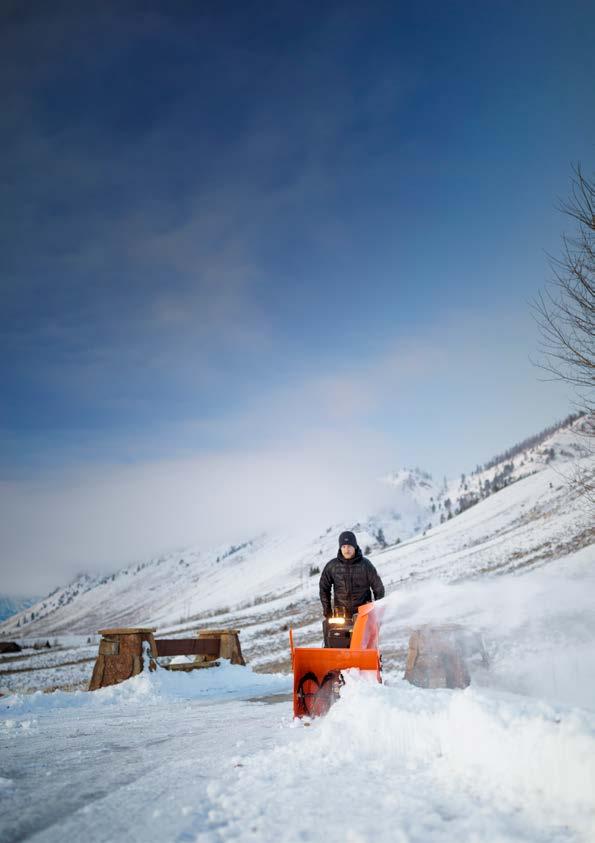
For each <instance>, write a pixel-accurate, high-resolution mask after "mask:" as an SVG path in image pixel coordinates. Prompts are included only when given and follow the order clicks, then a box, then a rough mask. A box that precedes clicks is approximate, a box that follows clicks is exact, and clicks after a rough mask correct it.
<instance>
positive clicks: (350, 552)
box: [341, 544, 355, 559]
mask: <svg viewBox="0 0 595 843" xmlns="http://www.w3.org/2000/svg"><path fill="white" fill-rule="evenodd" d="M341 553H342V554H343V559H353V557H354V556H355V548H354V547H352V546H351V545H350V544H342V545H341Z"/></svg>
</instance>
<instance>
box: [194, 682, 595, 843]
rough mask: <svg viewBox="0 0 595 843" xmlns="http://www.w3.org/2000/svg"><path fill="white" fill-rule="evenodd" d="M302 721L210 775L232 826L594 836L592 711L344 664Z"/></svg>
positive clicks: (429, 837)
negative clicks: (224, 778) (390, 679)
mask: <svg viewBox="0 0 595 843" xmlns="http://www.w3.org/2000/svg"><path fill="white" fill-rule="evenodd" d="M300 725H302V724H300ZM296 731H297V733H298V738H301V739H294V740H292V741H290V742H289V743H286V744H285V745H282V746H277V747H276V748H274V749H273V750H268V751H264V752H261V753H259V754H258V755H256V756H255V757H252V758H250V757H249V758H246V759H242V761H241V764H238V763H236V765H235V766H236V767H238V768H239V769H237V770H236V771H235V772H236V776H235V777H234V779H233V780H232V781H231V782H229V784H226V785H222V784H221V783H218V784H213V785H212V786H211V789H210V797H211V799H212V800H213V802H214V810H213V817H217V821H218V822H219V823H224V825H225V835H224V837H225V839H234V840H244V839H250V840H253V839H262V840H274V839H278V840H282V841H294V840H295V841H298V840H316V839H320V837H321V836H322V829H324V837H325V840H327V841H334V840H337V841H339V840H340V841H346V840H347V841H353V842H354V843H355V841H362V843H363V841H369V840H373V841H374V843H384V841H386V843H395V841H396V843H405V841H408V843H412V842H413V841H419V843H436V841H452V840H490V841H498V843H503V841H515V843H518V841H522V840H526V841H544V843H545V841H551V840H560V841H561V840H564V841H569V840H585V841H587V840H592V839H594V838H593V836H592V835H593V834H595V805H594V803H593V795H594V794H595V717H594V716H592V715H591V714H589V713H587V712H582V711H580V710H572V709H562V708H558V709H556V708H553V707H550V706H546V705H544V704H543V703H538V702H535V701H532V700H527V699H524V698H521V697H516V696H514V695H511V694H498V695H496V694H494V693H493V692H492V693H491V694H490V695H489V696H488V695H486V694H485V693H482V692H480V691H475V690H471V689H468V690H467V691H464V692H462V691H447V690H439V691H423V690H421V689H418V688H414V687H412V686H410V685H408V684H406V683H404V682H400V683H398V685H396V686H395V687H386V686H381V685H370V684H368V683H364V682H361V681H358V680H353V679H350V678H349V677H348V678H347V685H346V687H345V688H344V691H343V696H342V699H341V700H340V702H339V703H338V704H337V705H335V706H334V707H333V709H332V710H331V712H330V713H329V715H328V716H327V717H326V718H324V719H321V720H318V721H314V722H313V723H312V724H311V726H310V728H309V729H303V728H298V729H297V730H296ZM272 794H274V797H273V798H272ZM321 797H323V798H321Z"/></svg>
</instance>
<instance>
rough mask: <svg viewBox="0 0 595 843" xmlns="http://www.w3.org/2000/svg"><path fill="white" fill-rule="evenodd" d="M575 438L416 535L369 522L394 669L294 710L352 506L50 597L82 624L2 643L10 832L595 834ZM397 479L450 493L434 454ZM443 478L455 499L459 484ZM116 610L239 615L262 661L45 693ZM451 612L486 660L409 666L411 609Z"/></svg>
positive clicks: (589, 629)
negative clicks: (444, 676)
mask: <svg viewBox="0 0 595 843" xmlns="http://www.w3.org/2000/svg"><path fill="white" fill-rule="evenodd" d="M573 443H574V444H576V441H575V439H574V438H573V434H572V432H568V431H561V432H558V433H557V434H555V435H554V436H553V437H551V438H550V439H549V440H548V441H546V442H544V443H541V444H540V445H539V447H537V446H536V447H533V448H532V449H530V452H527V453H525V454H522V455H520V456H519V457H516V458H515V462H516V464H515V466H514V467H513V469H512V470H511V471H508V474H507V476H508V477H511V476H512V479H513V480H515V481H516V482H513V483H510V484H509V485H506V486H505V488H502V489H501V491H498V492H497V493H495V494H491V495H489V496H487V497H485V499H482V500H481V501H480V502H479V503H478V504H477V505H475V506H473V507H471V508H470V509H467V510H466V511H464V512H462V513H461V514H458V515H456V516H454V517H452V518H450V519H449V518H447V519H445V520H444V523H442V524H440V523H439V522H438V521H437V519H436V518H435V522H434V526H433V527H432V528H431V529H427V530H423V529H417V531H416V528H415V527H412V533H411V535H410V537H409V539H408V540H405V541H402V542H401V543H399V544H389V546H387V547H382V542H379V541H378V530H379V529H380V527H382V530H383V531H384V533H385V537H387V538H388V537H389V527H390V523H391V522H390V519H389V517H388V516H386V515H383V516H377V517H372V518H367V520H364V519H362V520H361V521H360V522H355V523H354V524H353V525H350V526H355V527H356V528H357V530H358V536H359V537H360V538H361V540H362V544H364V543H366V542H370V543H372V552H371V556H372V559H373V561H374V562H375V564H376V566H377V568H378V570H379V571H380V573H381V575H382V577H383V579H384V581H385V583H386V585H387V596H386V598H385V599H384V600H383V601H382V630H381V648H382V651H383V664H384V668H385V669H384V679H385V683H384V684H382V685H377V684H376V683H372V684H370V683H369V682H364V681H363V680H361V679H360V678H359V677H357V676H348V677H347V684H346V686H345V687H344V689H343V692H342V697H341V699H340V701H339V702H338V703H337V704H336V705H335V706H334V707H333V708H332V709H331V711H330V713H329V714H328V715H327V716H326V717H325V718H323V719H320V720H316V721H313V722H312V723H307V722H297V723H296V722H294V721H293V719H292V705H291V701H290V698H289V692H290V691H291V686H292V683H291V676H290V673H289V664H288V641H287V627H288V626H289V625H291V626H293V627H294V629H295V637H296V641H297V643H298V644H302V645H304V644H317V643H319V640H320V610H319V604H318V600H317V585H318V576H317V575H316V573H315V574H313V575H310V569H311V568H312V567H313V566H314V567H316V564H317V562H318V561H319V560H320V562H322V563H323V562H324V561H326V559H327V558H328V557H330V556H331V555H332V553H333V552H334V550H335V541H336V533H337V532H338V530H337V529H335V527H331V528H330V529H328V528H325V529H324V530H322V531H321V532H320V533H319V534H317V535H314V536H312V535H295V536H269V537H259V538H257V539H254V540H253V541H252V542H250V543H248V544H246V545H245V546H243V547H239V548H228V550H227V551H221V550H219V551H218V552H217V551H209V552H205V551H202V550H201V551H196V552H195V555H194V556H193V555H192V553H185V554H184V555H179V558H178V556H177V555H176V556H175V557H170V558H164V559H162V560H161V561H159V560H156V561H155V562H154V563H148V564H147V565H146V566H144V567H143V566H142V565H141V566H138V570H137V569H136V568H135V569H127V571H126V572H120V573H119V574H118V575H116V576H115V577H114V579H113V580H112V579H111V578H108V579H107V580H106V581H105V582H99V583H97V582H90V583H87V586H88V588H87V587H86V586H85V584H84V583H81V582H80V581H79V582H78V585H76V586H73V588H72V589H71V590H70V591H69V590H68V589H66V590H62V591H59V592H56V594H55V595H54V597H52V598H51V599H50V598H46V601H45V602H46V606H45V608H43V605H42V603H40V604H39V606H38V608H37V609H34V611H36V612H39V615H36V617H35V618H33V620H31V619H30V618H29V620H28V622H27V623H26V624H25V628H26V629H27V630H28V632H30V635H31V637H30V640H29V641H28V642H25V643H28V644H29V645H31V644H33V643H34V640H35V637H37V638H40V637H41V636H42V635H45V634H47V635H49V636H50V637H51V635H52V633H51V630H55V632H56V634H58V631H59V630H62V632H63V633H64V632H65V631H69V632H78V633H79V634H80V635H82V636H83V637H79V638H76V637H73V636H70V637H62V633H60V635H61V637H60V638H59V639H58V641H57V642H54V641H53V638H52V643H56V645H57V646H55V647H54V646H53V647H52V648H51V649H49V650H46V651H44V650H36V651H34V650H31V649H28V650H25V651H24V652H23V653H22V654H15V655H14V656H12V655H11V656H3V657H2V658H0V686H4V687H6V688H7V689H8V690H10V691H11V692H12V693H11V694H9V695H8V696H3V697H0V839H1V840H2V843H11V841H15V843H16V841H17V840H19V841H20V840H33V841H40V843H42V842H43V843H50V841H62V840H68V839H72V840H79V839H84V840H87V841H88V843H93V841H119V840H123V841H128V840H131V841H136V840H138V841H148V842H149V843H151V841H169V840H172V841H184V843H190V841H202V843H207V842H208V843H221V841H227V840H230V841H234V840H236V841H249V840H250V841H281V843H282V842H283V841H288V842H289V841H296V843H297V841H313V843H314V841H319V840H321V839H325V840H327V841H329V843H331V841H341V843H343V842H345V843H368V841H370V843H385V841H386V843H394V841H396V843H405V841H408V843H438V841H489V843H492V841H494V843H504V842H505V841H510V843H512V841H515V842H516V841H526V842H527V843H546V841H547V843H550V841H558V843H570V842H571V841H572V842H573V843H574V842H575V841H576V842H577V843H578V842H579V841H580V842H581V843H592V841H593V840H595V545H594V543H593V542H594V532H593V518H592V511H589V509H588V508H587V507H586V505H585V503H584V500H583V499H582V498H581V497H580V495H579V494H578V493H577V491H576V489H573V488H572V486H570V485H569V484H568V482H567V476H568V474H569V471H570V468H571V467H572V466H573V465H575V463H576V461H574V460H573V455H575V456H576V454H578V453H579V452H578V451H577V450H576V448H573V447H572V445H573ZM552 449H553V451H554V455H555V456H554V458H552V456H551V454H552ZM564 454H567V455H570V456H568V457H565V456H564ZM579 462H580V464H581V466H582V468H583V470H585V469H587V470H591V471H592V470H593V469H592V465H593V460H592V458H591V457H588V456H584V455H583V456H582V457H581V459H580V460H579ZM515 472H516V474H515ZM494 474H495V475H502V467H501V466H494V467H492V468H490V469H489V470H488V472H486V471H483V472H481V473H480V474H479V475H475V476H474V479H472V480H469V479H468V478H466V479H465V481H463V480H461V483H462V485H463V486H464V484H465V483H466V484H467V486H468V487H469V488H468V490H467V491H469V489H477V490H479V489H480V488H482V487H484V486H485V480H486V478H487V479H489V478H490V477H492V478H493V476H494ZM488 475H489V476H488ZM420 478H421V479H420ZM391 482H393V483H394V484H395V485H398V486H399V487H400V488H401V489H403V488H404V486H412V487H413V488H412V489H411V490H410V491H412V493H413V495H414V498H415V501H414V503H413V504H412V510H411V512H410V513H409V515H410V516H411V517H410V519H409V523H410V526H412V525H413V524H414V520H415V519H416V518H417V519H418V525H419V524H423V520H422V521H419V517H420V516H419V512H420V510H418V509H417V507H418V506H422V505H423V506H424V507H426V509H425V510H422V515H423V514H424V513H427V512H428V507H429V511H430V512H431V506H432V504H435V503H436V497H435V495H434V494H433V490H432V489H431V488H430V487H429V486H423V485H421V486H420V483H421V482H423V483H425V482H426V480H423V476H422V475H421V473H417V474H415V475H413V474H407V475H405V476H404V475H401V474H399V475H396V476H394V477H393V478H392V481H391ZM427 482H429V481H427ZM453 489H454V487H453ZM455 491H456V490H455ZM440 495H441V497H440V501H441V503H440V502H439V504H440V505H439V506H438V507H437V509H439V510H441V514H444V501H445V500H446V498H445V496H447V497H448V496H450V497H451V498H452V499H453V500H454V499H455V498H454V491H453V490H452V489H451V490H449V489H448V488H447V489H443V490H442V491H441V492H440ZM432 514H433V515H434V516H436V515H437V513H435V512H433V513H432ZM392 517H393V522H394V523H398V522H399V519H398V518H396V517H394V513H393V516H392ZM412 519H413V520H412ZM343 526H345V525H343ZM393 539H394V536H393ZM374 542H376V543H375V544H374ZM194 578H196V581H195V579H194ZM75 592H76V593H75ZM222 594H225V596H226V597H225V603H223V602H222V597H221V595H222ZM54 598H55V605H54V603H52V600H54ZM110 610H111V611H113V617H105V614H107V613H108V612H109V611H110ZM141 612H146V614H141ZM29 614H30V613H29ZM181 615H183V617H180V616H181ZM116 618H119V619H122V620H123V619H125V618H129V620H131V621H134V622H135V623H144V622H147V621H149V620H152V621H153V622H154V623H156V624H157V625H158V626H159V628H160V632H161V633H164V632H168V634H181V635H182V634H186V635H187V634H189V631H190V630H192V631H194V630H196V629H197V628H199V627H200V626H201V625H203V626H204V625H208V626H231V625H233V626H238V627H240V629H241V630H242V633H241V641H242V648H243V651H244V653H245V654H246V655H247V657H248V660H249V666H248V667H246V668H242V667H237V666H231V665H228V664H226V663H223V664H222V666H221V667H220V668H215V669H210V670H206V671H196V672H193V673H190V674H186V673H179V672H178V673H169V672H166V671H158V672H157V673H156V674H149V673H144V674H142V675H140V676H138V677H135V678H134V679H132V680H129V681H128V682H126V683H123V684H122V685H119V686H117V687H112V688H107V689H103V690H101V691H97V692H94V693H86V692H82V691H68V692H67V691H63V690H60V691H56V692H54V693H42V692H41V691H39V692H37V693H30V691H31V690H32V689H34V688H45V689H48V688H53V687H57V686H58V687H59V686H62V685H64V686H66V687H68V688H72V687H76V686H77V685H78V686H79V687H84V686H85V684H86V682H88V679H89V676H90V673H91V669H92V661H84V659H91V658H92V656H93V654H94V652H96V639H95V638H93V640H92V641H91V643H88V642H87V637H86V636H87V635H88V634H89V633H95V632H96V630H97V629H98V628H100V627H101V626H102V625H103V626H106V625H109V623H110V622H112V620H115V619H116ZM22 619H23V618H22V617H21V620H22ZM443 622H444V623H452V622H454V623H458V624H462V625H463V626H465V628H467V629H470V630H474V631H475V632H476V633H477V634H478V635H480V636H481V637H482V638H483V642H484V645H485V650H486V652H487V654H488V657H489V661H488V662H487V663H484V662H483V661H482V660H476V661H472V662H471V664H470V669H471V676H472V683H471V686H470V687H469V688H468V689H466V690H464V691H449V690H421V689H418V688H415V687H413V686H410V685H408V684H407V683H406V682H404V680H403V679H402V667H403V661H404V658H405V654H406V647H407V640H408V636H409V634H410V632H411V630H412V629H415V628H416V627H418V626H420V625H422V624H425V623H443ZM17 623H18V618H17V619H13V620H12V621H10V622H8V623H5V624H4V625H3V631H4V633H5V635H9V634H10V633H11V632H12V633H14V632H15V631H16V629H17V627H16V624H17ZM69 624H70V626H69ZM19 629H22V625H21V627H20V628H19ZM21 640H23V639H21ZM79 660H80V661H79ZM70 661H72V662H77V663H76V664H71V665H67V664H65V663H66V662H70ZM27 666H29V667H33V668H35V669H34V670H28V669H25V670H22V669H23V668H27ZM254 667H256V668H258V669H259V670H262V669H263V668H264V669H268V670H273V671H274V672H272V673H271V672H270V673H256V672H254V671H253V669H252V668H254ZM17 669H18V670H22V672H18V673H17V672H15V671H16V670H17ZM9 671H11V672H9ZM15 692H16V693H15ZM28 692H29V693H28Z"/></svg>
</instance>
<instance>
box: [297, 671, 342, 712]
mask: <svg viewBox="0 0 595 843" xmlns="http://www.w3.org/2000/svg"><path fill="white" fill-rule="evenodd" d="M344 684H345V680H344V679H343V676H342V675H341V672H340V671H338V670H329V672H328V673H327V674H326V675H325V676H324V678H323V680H322V682H320V683H319V682H318V677H317V676H316V674H315V673H312V672H308V673H305V674H304V675H303V676H302V678H301V679H300V682H299V685H298V691H297V695H298V700H299V701H300V705H301V706H302V709H303V711H304V713H305V714H306V715H307V716H308V717H322V715H323V714H326V713H327V711H328V710H329V708H330V707H331V705H333V703H335V702H336V701H337V700H338V699H339V695H340V689H341V685H344Z"/></svg>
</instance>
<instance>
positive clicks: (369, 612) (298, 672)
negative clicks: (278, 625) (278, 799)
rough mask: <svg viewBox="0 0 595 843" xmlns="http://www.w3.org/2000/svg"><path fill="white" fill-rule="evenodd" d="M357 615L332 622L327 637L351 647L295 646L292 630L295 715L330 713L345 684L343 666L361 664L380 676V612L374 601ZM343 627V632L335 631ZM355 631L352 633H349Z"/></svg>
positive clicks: (309, 715)
mask: <svg viewBox="0 0 595 843" xmlns="http://www.w3.org/2000/svg"><path fill="white" fill-rule="evenodd" d="M354 617H355V622H353V621H352V619H351V618H343V623H341V622H340V619H337V620H336V622H335V624H333V623H332V620H331V622H330V624H329V635H328V638H327V640H330V641H333V642H334V641H335V640H336V641H337V643H339V640H340V639H341V638H342V639H343V640H342V641H341V643H346V641H349V645H348V647H346V646H343V647H294V646H293V631H292V630H289V643H290V646H291V664H292V667H293V714H294V717H319V716H320V715H322V714H326V712H327V711H328V710H329V708H330V707H331V705H332V704H333V703H334V702H335V700H336V699H337V698H338V696H339V691H340V688H341V685H343V684H344V681H343V676H342V675H341V671H342V670H349V669H350V668H357V669H358V670H361V671H365V672H366V673H367V674H369V675H372V676H374V677H375V678H376V679H377V681H378V682H380V681H381V678H380V652H379V650H378V614H377V611H376V609H375V606H374V603H366V604H365V605H364V606H360V607H359V609H358V612H357V615H355V616H354ZM341 629H342V631H343V633H344V634H343V635H339V634H333V632H335V633H339V630H341ZM349 633H351V635H349Z"/></svg>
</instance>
